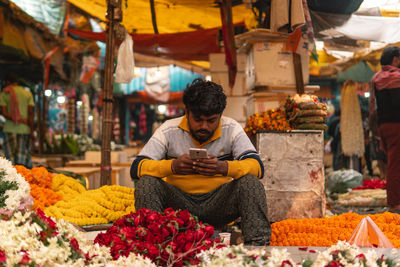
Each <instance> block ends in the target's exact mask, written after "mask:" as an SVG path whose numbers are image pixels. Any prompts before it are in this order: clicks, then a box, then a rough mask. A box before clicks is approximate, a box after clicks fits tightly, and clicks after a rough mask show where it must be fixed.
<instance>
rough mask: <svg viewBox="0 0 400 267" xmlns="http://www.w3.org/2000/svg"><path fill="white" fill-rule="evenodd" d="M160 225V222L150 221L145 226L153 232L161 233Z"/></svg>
mask: <svg viewBox="0 0 400 267" xmlns="http://www.w3.org/2000/svg"><path fill="white" fill-rule="evenodd" d="M160 226H161V225H160V224H158V223H156V222H152V223H151V224H149V225H148V226H147V228H148V229H149V230H150V231H151V232H153V233H161V229H160Z"/></svg>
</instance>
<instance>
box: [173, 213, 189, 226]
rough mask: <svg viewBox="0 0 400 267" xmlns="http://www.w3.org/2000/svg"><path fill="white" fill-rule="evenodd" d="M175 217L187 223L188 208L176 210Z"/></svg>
mask: <svg viewBox="0 0 400 267" xmlns="http://www.w3.org/2000/svg"><path fill="white" fill-rule="evenodd" d="M176 215H177V217H178V218H179V219H181V220H182V221H183V222H184V223H187V222H188V221H189V219H190V213H189V211H188V210H180V211H178V212H177V214H176Z"/></svg>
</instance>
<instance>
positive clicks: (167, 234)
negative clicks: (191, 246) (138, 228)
mask: <svg viewBox="0 0 400 267" xmlns="http://www.w3.org/2000/svg"><path fill="white" fill-rule="evenodd" d="M170 234H171V233H170V231H168V229H167V228H166V227H163V228H161V236H162V238H163V239H165V238H166V237H167V236H169V235H170Z"/></svg>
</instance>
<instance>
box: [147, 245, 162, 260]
mask: <svg viewBox="0 0 400 267" xmlns="http://www.w3.org/2000/svg"><path fill="white" fill-rule="evenodd" d="M147 253H149V254H150V257H152V258H153V257H156V256H159V255H160V250H159V249H158V248H157V247H156V246H154V245H151V246H150V247H149V248H148V249H147Z"/></svg>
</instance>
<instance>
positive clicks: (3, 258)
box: [0, 250, 7, 263]
mask: <svg viewBox="0 0 400 267" xmlns="http://www.w3.org/2000/svg"><path fill="white" fill-rule="evenodd" d="M6 260H7V259H6V253H5V252H4V251H2V250H0V263H2V262H6Z"/></svg>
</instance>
